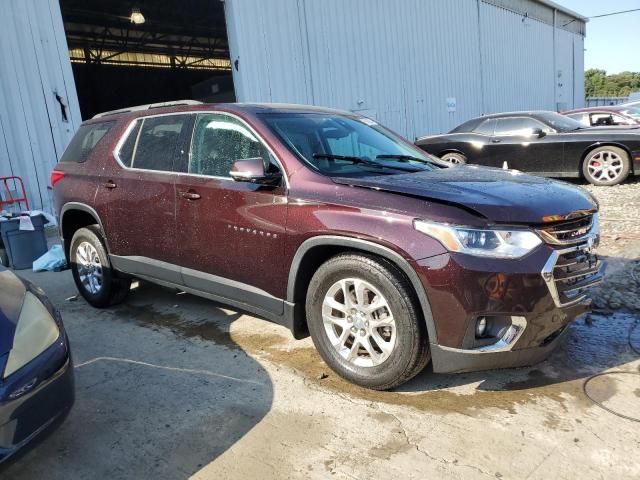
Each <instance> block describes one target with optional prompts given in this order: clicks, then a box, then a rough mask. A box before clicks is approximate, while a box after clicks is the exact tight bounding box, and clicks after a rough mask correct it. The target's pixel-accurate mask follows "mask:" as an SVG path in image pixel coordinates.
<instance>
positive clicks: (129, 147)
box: [118, 121, 142, 167]
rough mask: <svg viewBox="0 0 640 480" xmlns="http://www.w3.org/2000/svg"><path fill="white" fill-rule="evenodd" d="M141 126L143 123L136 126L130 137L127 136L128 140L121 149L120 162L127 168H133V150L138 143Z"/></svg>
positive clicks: (140, 122)
mask: <svg viewBox="0 0 640 480" xmlns="http://www.w3.org/2000/svg"><path fill="white" fill-rule="evenodd" d="M141 125H142V121H138V122H136V123H135V124H134V126H133V128H132V129H131V130H130V132H129V135H127V138H126V140H125V141H124V143H123V144H122V146H121V147H120V151H119V152H118V157H120V161H121V162H122V163H123V164H125V165H126V166H127V167H130V166H131V160H132V159H133V150H134V149H135V146H136V142H137V141H138V134H139V133H140V126H141Z"/></svg>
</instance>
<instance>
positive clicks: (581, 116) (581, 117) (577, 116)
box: [567, 113, 591, 127]
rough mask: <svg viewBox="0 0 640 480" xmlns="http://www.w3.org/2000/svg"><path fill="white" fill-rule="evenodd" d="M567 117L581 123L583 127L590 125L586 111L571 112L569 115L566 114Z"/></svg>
mask: <svg viewBox="0 0 640 480" xmlns="http://www.w3.org/2000/svg"><path fill="white" fill-rule="evenodd" d="M567 117H569V118H573V119H574V120H576V121H578V122H580V123H581V124H583V125H584V126H585V127H590V126H591V121H590V120H589V114H588V113H572V114H570V115H567Z"/></svg>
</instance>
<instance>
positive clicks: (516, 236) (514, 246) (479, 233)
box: [413, 220, 542, 258]
mask: <svg viewBox="0 0 640 480" xmlns="http://www.w3.org/2000/svg"><path fill="white" fill-rule="evenodd" d="M413 226H414V228H415V229H416V230H418V231H419V232H422V233H425V234H427V235H429V236H431V237H433V238H435V239H436V240H439V241H440V243H442V244H443V245H444V246H445V247H446V248H447V250H449V251H451V252H460V253H466V254H468V255H476V256H480V257H493V258H520V257H523V256H525V255H526V254H527V253H529V252H530V251H532V250H533V249H534V248H536V247H537V246H538V245H540V244H541V243H542V240H541V239H540V237H538V235H536V234H535V233H533V232H532V231H530V230H518V229H511V230H507V229H496V230H493V229H477V228H469V227H458V226H454V225H445V224H442V223H432V222H426V221H424V220H414V221H413Z"/></svg>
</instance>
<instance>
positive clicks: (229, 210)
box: [176, 113, 287, 313]
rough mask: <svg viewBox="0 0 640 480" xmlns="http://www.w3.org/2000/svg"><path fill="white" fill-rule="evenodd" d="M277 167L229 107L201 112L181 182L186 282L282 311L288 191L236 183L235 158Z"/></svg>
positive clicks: (180, 236)
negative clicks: (227, 110)
mask: <svg viewBox="0 0 640 480" xmlns="http://www.w3.org/2000/svg"><path fill="white" fill-rule="evenodd" d="M256 157H261V158H263V159H264V161H265V165H266V168H269V169H274V168H279V167H278V166H277V163H276V161H275V159H274V158H273V155H272V154H271V153H270V151H269V149H268V148H266V147H265V145H264V143H263V142H262V141H261V140H260V139H259V138H258V136H257V134H256V133H255V132H254V131H253V130H252V129H251V128H250V127H249V126H248V125H247V124H246V123H244V122H243V121H241V120H239V119H238V118H236V117H235V116H232V115H228V114H224V113H201V114H198V115H197V117H196V120H195V126H194V128H193V137H192V139H191V145H190V153H189V161H188V165H187V166H186V167H184V170H185V172H184V174H182V175H179V176H178V177H177V180H176V212H177V229H178V241H179V248H180V265H182V267H183V269H182V275H183V279H184V283H185V286H187V287H191V288H195V289H198V290H201V291H205V292H209V293H212V294H215V295H218V296H222V297H225V298H229V299H231V300H235V301H237V302H243V303H249V304H254V305H256V306H258V307H261V308H263V309H265V310H268V311H271V312H273V313H281V311H282V302H281V301H279V300H278V298H283V297H284V292H285V291H286V285H282V283H283V282H282V278H285V277H286V275H284V269H285V265H284V264H283V263H282V262H280V261H279V260H278V259H279V258H282V255H283V251H284V249H283V247H284V244H285V238H284V235H285V224H286V219H287V196H286V194H287V190H286V186H285V182H284V180H283V183H282V185H280V186H276V187H267V186H261V185H256V184H252V183H245V182H235V181H234V180H232V179H231V177H230V175H229V171H230V170H231V167H232V165H233V163H234V162H235V161H236V160H240V159H245V158H256Z"/></svg>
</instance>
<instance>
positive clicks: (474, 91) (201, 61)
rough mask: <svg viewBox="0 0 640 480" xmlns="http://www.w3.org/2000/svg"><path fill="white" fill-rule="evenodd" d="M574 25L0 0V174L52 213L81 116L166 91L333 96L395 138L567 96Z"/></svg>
mask: <svg viewBox="0 0 640 480" xmlns="http://www.w3.org/2000/svg"><path fill="white" fill-rule="evenodd" d="M585 22H586V19H585V18H584V17H581V16H579V15H577V14H576V13H573V12H571V11H569V10H566V9H565V8H563V7H561V6H559V5H557V4H555V3H553V2H551V1H547V0H224V1H220V0H140V1H136V2H135V8H132V2H131V1H130V0H110V1H109V2H104V1H102V0H60V1H58V0H5V2H3V11H2V15H1V16H0V176H8V175H19V176H22V177H23V178H24V180H25V183H26V186H27V189H28V192H29V197H30V201H31V204H32V208H43V209H46V210H52V201H51V198H50V197H51V194H50V190H49V189H48V184H49V172H50V171H51V169H52V167H53V166H54V165H55V163H56V162H57V160H58V159H59V158H60V156H61V155H62V153H63V151H64V149H65V147H66V145H67V144H68V142H69V141H70V139H71V137H72V135H73V133H74V132H75V130H76V129H77V128H78V126H79V125H80V123H81V121H82V119H84V118H88V117H90V116H92V115H94V114H95V113H97V112H99V111H104V110H111V109H117V108H121V107H125V106H130V105H135V104H144V103H152V102H160V101H166V100H173V99H178V98H195V99H199V100H204V101H240V102H294V103H306V104H315V105H323V106H331V107H337V108H341V109H345V110H351V111H357V112H361V113H362V114H364V115H366V116H370V117H373V118H375V119H377V120H378V121H379V122H381V123H383V124H385V125H387V126H389V127H391V128H392V129H394V130H396V131H398V132H399V133H402V134H403V135H405V136H406V137H408V138H411V139H412V138H414V137H416V136H418V135H423V134H429V133H437V132H442V131H446V130H449V129H450V128H452V127H454V126H455V125H457V124H459V123H461V122H463V121H465V120H467V119H469V118H470V117H473V116H477V115H480V114H483V113H493V112H497V111H506V110H516V109H548V110H564V109H569V108H574V107H580V106H582V105H583V102H584V72H583V71H584V65H583V62H584V54H583V48H584V35H585ZM0 191H1V189H0Z"/></svg>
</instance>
